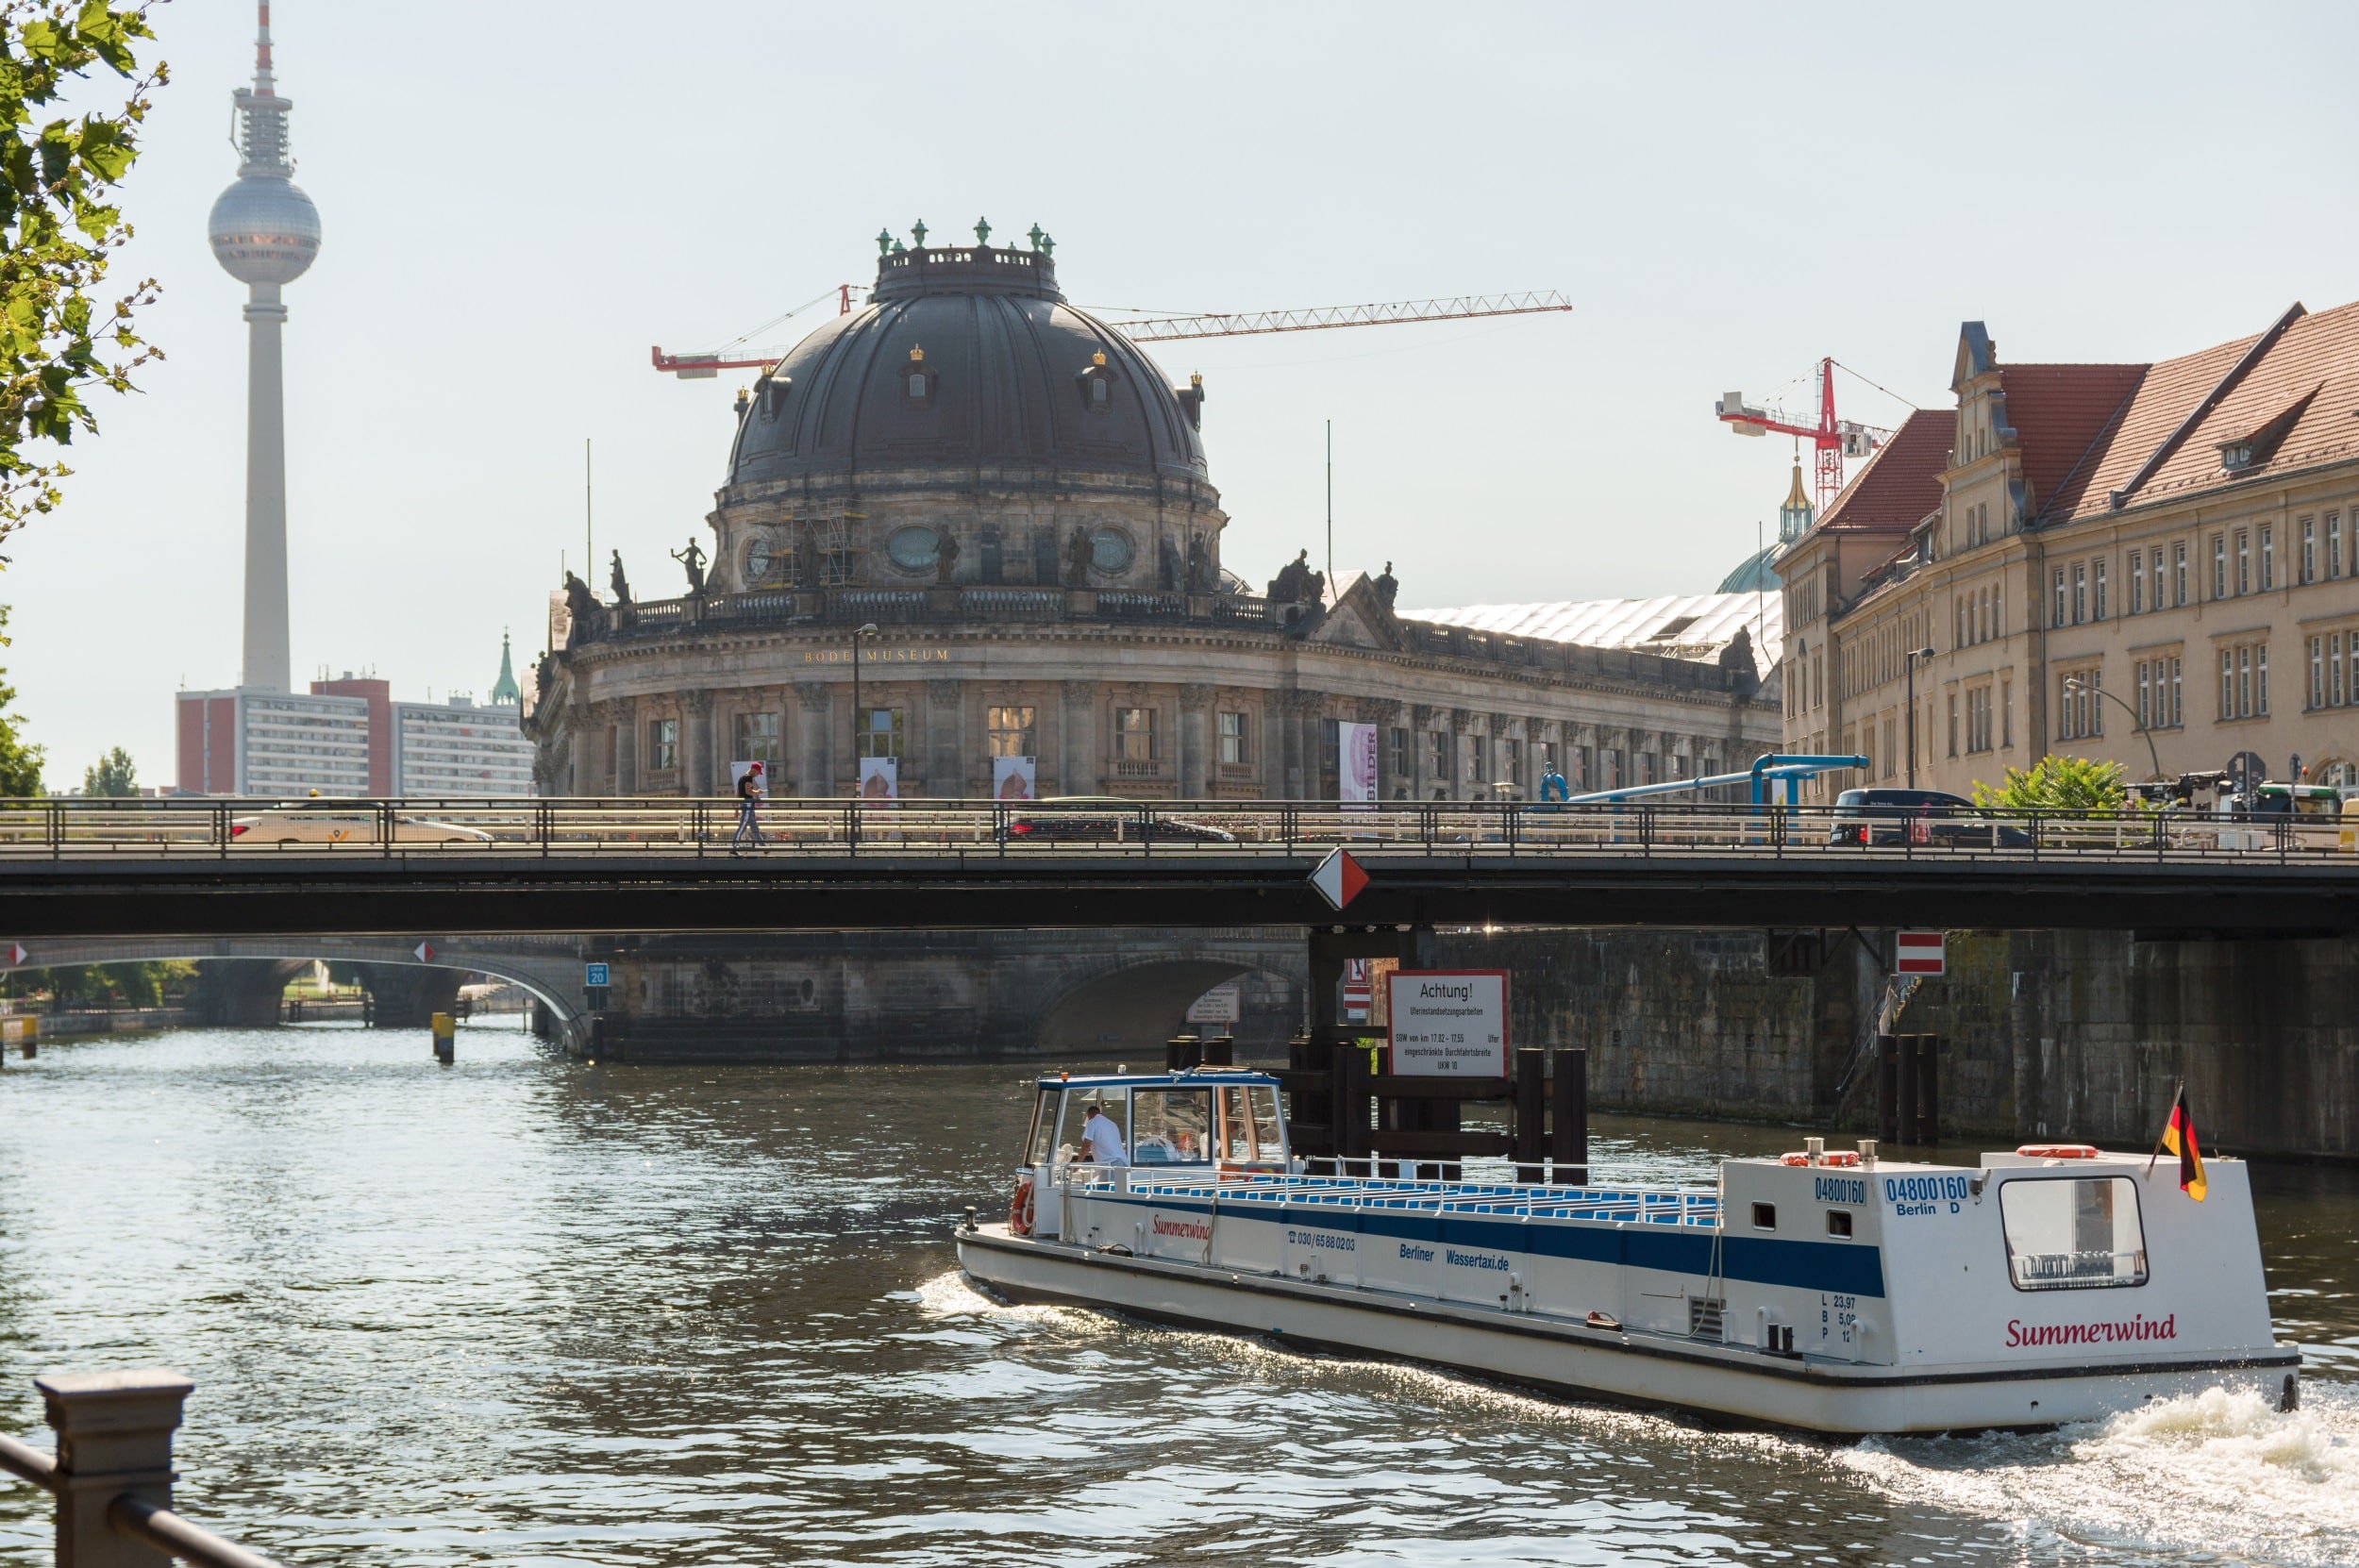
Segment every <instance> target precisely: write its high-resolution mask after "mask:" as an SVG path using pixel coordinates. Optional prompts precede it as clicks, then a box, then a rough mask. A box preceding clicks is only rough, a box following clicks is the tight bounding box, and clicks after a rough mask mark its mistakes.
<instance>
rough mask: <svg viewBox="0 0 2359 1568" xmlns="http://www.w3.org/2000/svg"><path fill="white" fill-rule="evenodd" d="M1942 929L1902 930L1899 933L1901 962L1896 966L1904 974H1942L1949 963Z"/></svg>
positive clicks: (1946, 970)
mask: <svg viewBox="0 0 2359 1568" xmlns="http://www.w3.org/2000/svg"><path fill="white" fill-rule="evenodd" d="M1943 935H1944V933H1942V932H1940V931H1902V932H1900V933H1899V955H1900V957H1899V963H1898V964H1896V965H1894V968H1895V969H1896V970H1897V971H1898V972H1899V974H1902V975H1941V974H1946V973H1948V970H1949V964H1948V960H1947V959H1946V957H1945V949H1944V947H1943Z"/></svg>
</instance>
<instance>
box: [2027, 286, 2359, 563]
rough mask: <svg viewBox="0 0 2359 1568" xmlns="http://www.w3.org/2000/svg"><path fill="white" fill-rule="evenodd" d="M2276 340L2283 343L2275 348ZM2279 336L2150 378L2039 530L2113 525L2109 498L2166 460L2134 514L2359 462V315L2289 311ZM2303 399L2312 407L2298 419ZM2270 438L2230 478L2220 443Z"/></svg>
mask: <svg viewBox="0 0 2359 1568" xmlns="http://www.w3.org/2000/svg"><path fill="white" fill-rule="evenodd" d="M2298 309H2299V308H2297V310H2298ZM2271 333H2274V341H2267V340H2268V339H2269V338H2270V336H2271ZM2271 333H2262V334H2256V335H2254V336H2251V337H2245V338H2238V339H2235V340H2234V341H2233V342H2225V343H2220V344H2217V345H2216V346H2214V347H2211V348H2207V349H2203V350H2200V352H2198V353H2194V354H2189V355H2185V356H2183V357H2182V358H2180V359H2165V360H2163V361H2161V362H2160V363H2158V364H2156V365H2154V366H2153V367H2152V368H2151V369H2150V370H2149V371H2148V372H2147V374H2146V375H2145V376H2144V377H2143V379H2142V380H2141V381H2140V382H2139V385H2138V388H2137V391H2136V393H2135V395H2134V396H2133V398H2132V399H2131V401H2130V403H2129V405H2128V407H2127V408H2126V409H2124V410H2123V411H2122V413H2121V416H2120V417H2119V418H2118V419H2117V420H2115V421H2113V422H2112V423H2111V424H2110V425H2108V427H2107V428H2106V429H2105V430H2104V431H2102V432H2101V433H2100V436H2099V438H2098V440H2097V441H2096V442H2094V443H2093V444H2092V446H2091V448H2090V450H2089V452H2088V454H2087V455H2086V457H2085V458H2084V459H2083V462H2082V463H2081V464H2079V465H2078V472H2076V473H2075V474H2074V475H2073V476H2072V478H2071V481H2070V483H2069V484H2067V485H2066V486H2065V487H2063V488H2062V489H2061V490H2060V491H2059V492H2057V493H2055V494H2053V495H2049V496H2045V497H2042V498H2041V506H2040V513H2041V519H2040V520H2041V522H2042V523H2043V524H2047V525H2053V524H2055V523H2058V522H2062V521H2066V520H2067V519H2069V518H2076V517H2092V516H2103V515H2104V514H2105V513H2107V512H2108V511H2110V510H2111V509H2113V506H2112V501H2111V492H2114V491H2116V490H2119V489H2121V488H2123V487H2124V486H2126V485H2128V484H2129V482H2130V481H2131V479H2132V478H2133V477H2134V476H2135V475H2138V474H2139V473H2140V471H2141V470H2143V469H2145V468H2147V467H2148V466H2149V465H2150V463H2151V462H2152V460H2153V459H2154V458H2155V457H2156V456H2157V454H2163V460H2162V461H2161V462H2160V463H2159V464H2156V465H2154V467H2153V471H2152V472H2151V473H2150V474H2148V475H2147V476H2146V477H2145V479H2144V481H2143V482H2141V483H2140V484H2139V485H2138V486H2137V487H2136V489H2135V491H2134V492H2133V493H2132V494H2131V495H2130V496H2128V497H2127V498H2126V499H2127V502H2128V504H2131V505H2136V504H2138V503H2142V502H2149V501H2159V500H2163V499H2166V498H2172V497H2178V496H2183V495H2186V494H2188V493H2191V492H2201V491H2205V490H2211V489H2218V488H2224V487H2226V486H2229V485H2233V484H2240V483H2243V482H2245V481H2247V480H2250V479H2252V478H2254V477H2255V476H2257V475H2265V474H2284V473H2287V472H2290V471H2293V470H2296V469H2300V468H2307V467H2311V466H2314V465H2316V464H2318V463H2322V462H2329V461H2348V460H2350V459H2353V458H2359V419H2354V418H2353V417H2352V416H2353V414H2354V413H2359V305H2343V306H2337V307H2335V308H2334V309H2332V310H2321V311H2319V312H2317V314H2315V315H2299V314H2297V313H2296V312H2295V311H2289V312H2287V315H2286V317H2283V318H2280V321H2279V324H2278V325H2277V326H2275V327H2272V328H2271ZM2256 346H2257V347H2258V348H2259V350H2260V351H2259V353H2258V354H2257V355H2252V362H2251V363H2250V364H2249V365H2246V366H2245V367H2244V372H2243V375H2241V376H2240V377H2238V378H2236V379H2235V380H2234V384H2233V385H2230V386H2229V387H2228V388H2227V390H2226V392H2224V393H2223V394H2221V395H2220V396H2219V398H2218V402H2217V407H2214V408H2212V409H2209V410H2208V411H2203V404H2204V402H2205V400H2206V399H2207V398H2210V397H2212V396H2213V395H2214V394H2215V393H2218V392H2220V390H2221V387H2222V383H2223V381H2224V380H2225V379H2226V378H2227V377H2228V376H2229V375H2230V373H2231V372H2233V371H2234V370H2235V369H2236V368H2237V366H2238V365H2239V364H2240V363H2241V362H2242V361H2243V360H2245V359H2247V357H2248V355H2251V354H2252V351H2253V350H2254V349H2255V348H2256ZM2010 374H2012V373H2010ZM2305 397H2307V398H2308V402H2307V403H2306V404H2302V406H2301V407H2300V409H2299V410H2298V411H2297V410H2296V409H2295V406H2296V405H2297V404H2301V403H2302V399H2303V398H2305ZM2199 412H2200V418H2198V419H2196V420H2195V422H2194V425H2193V426H2192V428H2188V429H2186V430H2185V431H2184V433H2183V436H2182V439H2180V441H2179V442H2178V443H2177V444H2176V445H2175V446H2172V447H2171V448H2169V450H2168V451H2167V453H2166V452H2165V450H2164V448H2165V443H2166V442H2169V440H2170V438H2171V437H2172V436H2173V434H2174V433H2179V432H2180V431H2181V427H2182V426H2183V425H2187V424H2188V421H2189V418H2190V416H2192V415H2196V414H2198V413H2199ZM2289 412H2290V413H2292V415H2293V417H2292V420H2291V422H2290V424H2289V425H2287V426H2286V427H2285V428H2284V429H2283V430H2270V429H2269V426H2271V425H2273V424H2274V423H2275V422H2276V421H2277V420H2278V419H2279V418H2280V417H2281V416H2283V415H2285V414H2287V413H2289ZM2265 430H2267V431H2268V433H2269V434H2270V435H2271V436H2272V437H2273V438H2274V446H2273V448H2272V449H2271V450H2269V451H2268V452H2267V453H2266V454H2265V455H2263V456H2262V458H2261V460H2260V461H2257V462H2255V463H2254V464H2253V465H2252V466H2250V467H2248V468H2241V469H2237V470H2235V471H2234V472H2231V471H2229V470H2227V469H2224V468H2222V467H2221V466H2220V450H2219V449H2220V446H2221V444H2222V443H2224V442H2232V441H2234V440H2236V439H2238V438H2239V437H2243V436H2249V435H2252V434H2254V433H2256V432H2262V431H2265Z"/></svg>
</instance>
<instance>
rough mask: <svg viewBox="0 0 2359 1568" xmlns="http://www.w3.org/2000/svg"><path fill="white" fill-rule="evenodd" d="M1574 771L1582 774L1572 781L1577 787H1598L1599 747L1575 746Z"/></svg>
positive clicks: (1591, 788)
mask: <svg viewBox="0 0 2359 1568" xmlns="http://www.w3.org/2000/svg"><path fill="white" fill-rule="evenodd" d="M1573 771H1574V772H1575V773H1577V774H1578V775H1579V777H1577V778H1575V779H1574V780H1573V781H1572V782H1573V785H1574V787H1575V788H1577V789H1582V790H1594V789H1596V788H1597V787H1598V748H1597V747H1595V746H1577V747H1575V748H1574V750H1573Z"/></svg>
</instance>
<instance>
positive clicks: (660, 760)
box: [647, 719, 679, 773]
mask: <svg viewBox="0 0 2359 1568" xmlns="http://www.w3.org/2000/svg"><path fill="white" fill-rule="evenodd" d="M678 766H679V721H678V719H653V720H650V721H648V724H647V770H648V771H649V772H650V773H670V772H672V771H674V770H675V769H677V768H678Z"/></svg>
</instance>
